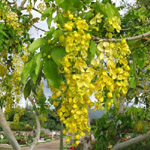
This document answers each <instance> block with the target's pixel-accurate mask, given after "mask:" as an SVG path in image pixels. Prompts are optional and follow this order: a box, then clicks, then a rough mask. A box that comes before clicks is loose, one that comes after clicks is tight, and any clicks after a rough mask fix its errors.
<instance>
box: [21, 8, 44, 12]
mask: <svg viewBox="0 0 150 150" xmlns="http://www.w3.org/2000/svg"><path fill="white" fill-rule="evenodd" d="M26 9H27V8H26V7H25V8H22V10H26ZM32 10H35V11H37V12H38V13H40V14H42V13H41V12H40V11H39V10H38V9H36V8H34V7H33V8H32Z"/></svg>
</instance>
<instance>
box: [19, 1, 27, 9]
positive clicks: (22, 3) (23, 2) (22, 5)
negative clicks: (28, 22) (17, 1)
mask: <svg viewBox="0 0 150 150" xmlns="http://www.w3.org/2000/svg"><path fill="white" fill-rule="evenodd" d="M26 1H27V0H23V1H22V2H21V5H20V8H21V9H22V8H23V7H24V4H25V3H26Z"/></svg>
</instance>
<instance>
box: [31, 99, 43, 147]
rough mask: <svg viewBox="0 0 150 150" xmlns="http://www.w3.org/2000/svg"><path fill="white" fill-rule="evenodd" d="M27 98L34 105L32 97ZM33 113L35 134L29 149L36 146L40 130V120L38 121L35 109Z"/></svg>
mask: <svg viewBox="0 0 150 150" xmlns="http://www.w3.org/2000/svg"><path fill="white" fill-rule="evenodd" d="M28 99H29V100H30V102H31V103H32V105H33V106H35V103H34V101H33V99H32V98H31V97H28ZM34 114H35V119H36V126H37V128H36V136H35V138H34V141H33V143H32V145H31V146H30V148H29V150H33V149H34V147H35V146H36V144H37V142H38V140H39V139H40V132H41V126H40V121H39V118H38V112H37V111H36V110H35V112H34Z"/></svg>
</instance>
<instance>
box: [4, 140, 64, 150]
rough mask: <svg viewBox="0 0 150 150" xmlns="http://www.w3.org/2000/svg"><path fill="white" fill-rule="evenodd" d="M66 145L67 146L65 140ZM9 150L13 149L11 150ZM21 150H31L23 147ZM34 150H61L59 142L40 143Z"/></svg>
mask: <svg viewBox="0 0 150 150" xmlns="http://www.w3.org/2000/svg"><path fill="white" fill-rule="evenodd" d="M64 144H65V140H64ZM5 148H8V147H5ZM9 150H12V149H11V148H10V149H9ZM21 150H29V147H23V148H21ZM34 150H59V140H56V141H52V142H47V143H39V144H37V145H36V147H35V148H34Z"/></svg>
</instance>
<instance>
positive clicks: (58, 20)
mask: <svg viewBox="0 0 150 150" xmlns="http://www.w3.org/2000/svg"><path fill="white" fill-rule="evenodd" d="M64 20H65V19H64V17H63V15H62V14H58V15H56V17H55V18H54V22H55V23H57V24H60V25H61V26H63V25H64Z"/></svg>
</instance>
